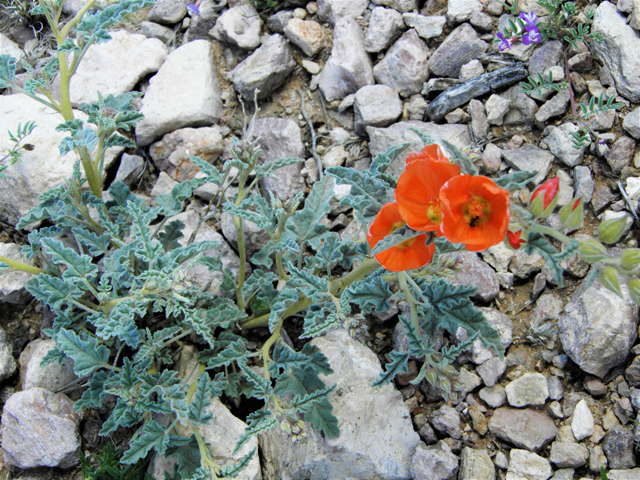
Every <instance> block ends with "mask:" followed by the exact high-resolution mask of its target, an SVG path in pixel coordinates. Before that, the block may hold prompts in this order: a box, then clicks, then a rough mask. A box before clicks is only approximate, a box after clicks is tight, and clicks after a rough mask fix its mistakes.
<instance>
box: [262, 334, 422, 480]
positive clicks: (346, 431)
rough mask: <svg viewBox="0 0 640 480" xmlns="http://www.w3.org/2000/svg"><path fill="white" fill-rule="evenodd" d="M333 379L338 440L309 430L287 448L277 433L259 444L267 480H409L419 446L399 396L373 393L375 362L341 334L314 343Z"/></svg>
mask: <svg viewBox="0 0 640 480" xmlns="http://www.w3.org/2000/svg"><path fill="white" fill-rule="evenodd" d="M312 343H313V344H315V345H316V346H318V347H319V348H320V350H321V351H322V353H323V354H324V355H325V356H326V357H327V359H328V360H329V363H330V364H331V367H332V368H333V370H334V373H333V374H331V375H328V376H326V377H324V378H323V381H324V382H325V384H327V385H333V384H336V388H335V390H334V391H333V392H332V393H331V394H330V396H329V400H330V401H331V404H332V405H333V414H334V415H335V416H336V417H337V418H338V425H339V427H340V431H341V433H340V437H338V438H336V439H330V438H323V437H322V436H321V435H319V434H317V433H316V432H315V431H313V430H312V429H311V428H309V430H308V436H307V437H305V438H301V439H298V441H297V442H295V443H293V442H291V441H290V440H289V439H288V436H287V434H286V433H285V432H284V431H282V430H281V429H275V430H270V431H269V432H267V433H265V434H263V435H261V437H260V439H259V441H260V446H261V448H262V452H263V453H264V455H265V458H267V459H270V460H269V464H268V465H266V468H267V469H268V471H270V472H272V476H271V477H270V478H309V479H314V480H320V479H325V478H336V479H337V478H409V477H410V476H411V474H410V472H409V468H410V464H411V459H412V457H413V455H414V452H415V450H416V447H417V446H418V445H419V444H420V438H419V437H418V434H417V433H415V432H414V430H413V425H412V424H411V416H410V413H409V410H408V409H407V407H406V405H404V403H403V402H402V395H401V394H400V393H399V392H398V391H397V390H396V389H395V388H394V387H393V386H392V385H390V384H387V385H385V386H384V387H382V388H376V389H375V390H374V388H373V387H371V383H372V382H373V381H374V380H375V379H376V378H377V377H378V376H379V375H380V373H381V368H380V361H379V360H378V357H376V355H375V354H374V353H373V352H372V351H371V350H369V349H368V348H367V347H365V346H363V345H361V344H360V343H358V342H356V341H355V340H352V339H351V338H350V337H349V335H348V333H347V332H346V331H344V330H337V331H333V332H331V333H329V334H327V335H326V336H324V337H319V338H315V339H314V340H313V341H312Z"/></svg>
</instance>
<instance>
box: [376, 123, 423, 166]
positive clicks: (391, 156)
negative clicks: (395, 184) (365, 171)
mask: <svg viewBox="0 0 640 480" xmlns="http://www.w3.org/2000/svg"><path fill="white" fill-rule="evenodd" d="M409 130H413V131H414V132H416V133H417V134H418V135H420V136H421V138H422V135H424V133H423V132H421V131H420V130H418V129H417V128H416V129H414V128H409ZM410 145H411V144H410V143H403V144H401V145H393V146H391V147H389V148H388V149H387V151H386V152H380V153H378V154H377V155H376V158H374V159H373V162H371V166H370V167H369V169H370V170H371V173H372V174H373V175H376V174H378V173H384V172H386V171H387V168H389V165H391V162H393V161H394V160H395V159H396V158H397V157H398V155H400V154H401V153H402V152H404V151H405V150H406V149H407V148H408V147H409V146H410Z"/></svg>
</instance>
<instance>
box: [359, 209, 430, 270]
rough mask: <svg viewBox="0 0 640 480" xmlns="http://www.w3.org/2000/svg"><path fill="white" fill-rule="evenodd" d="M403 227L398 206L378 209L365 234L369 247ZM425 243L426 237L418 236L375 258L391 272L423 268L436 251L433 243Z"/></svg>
mask: <svg viewBox="0 0 640 480" xmlns="http://www.w3.org/2000/svg"><path fill="white" fill-rule="evenodd" d="M405 225H406V223H405V221H404V220H403V219H402V217H401V216H400V212H399V210H398V204H397V203H387V204H386V205H385V206H383V207H382V209H380V212H378V215H376V218H374V219H373V222H372V223H371V226H370V227H369V231H368V232H367V241H368V242H369V246H370V247H371V248H374V247H375V246H376V245H377V244H378V242H379V241H380V240H382V239H383V238H384V237H386V236H387V235H389V234H391V233H393V232H394V231H395V230H397V229H398V228H400V227H403V226H405ZM426 241H427V236H426V235H418V236H417V237H414V238H412V239H411V240H407V241H406V242H405V243H404V244H400V245H396V246H395V247H391V248H388V249H387V250H385V251H383V252H380V253H379V254H377V255H376V256H375V258H376V260H378V262H380V264H381V265H382V266H383V267H384V268H386V269H387V270H390V271H392V272H400V271H403V270H413V269H414V268H420V267H424V266H425V265H426V264H428V263H429V262H430V261H431V259H432V258H433V255H434V253H435V250H436V247H435V245H434V244H433V243H432V244H430V245H425V242H426Z"/></svg>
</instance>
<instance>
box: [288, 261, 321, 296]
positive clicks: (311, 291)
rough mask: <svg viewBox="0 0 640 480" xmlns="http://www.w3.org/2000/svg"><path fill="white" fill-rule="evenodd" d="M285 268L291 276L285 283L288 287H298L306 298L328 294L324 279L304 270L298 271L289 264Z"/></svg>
mask: <svg viewBox="0 0 640 480" xmlns="http://www.w3.org/2000/svg"><path fill="white" fill-rule="evenodd" d="M287 266H288V268H289V273H290V274H291V280H289V281H288V282H287V286H288V287H293V288H296V287H298V288H300V289H301V290H302V292H303V293H304V294H305V295H306V296H308V297H311V296H317V295H324V294H327V293H328V292H329V281H328V280H327V279H326V278H321V277H318V276H316V275H314V274H312V273H310V272H308V271H306V270H298V269H297V268H296V267H294V266H293V265H292V264H291V263H289V264H288V265H287Z"/></svg>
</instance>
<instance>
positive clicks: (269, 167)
mask: <svg viewBox="0 0 640 480" xmlns="http://www.w3.org/2000/svg"><path fill="white" fill-rule="evenodd" d="M300 162H304V158H298V157H290V158H280V159H278V160H272V161H269V162H265V163H263V164H261V165H256V167H255V172H256V175H257V176H259V177H275V176H276V174H275V172H274V170H276V169H278V168H282V167H285V166H287V165H292V164H294V163H300Z"/></svg>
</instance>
